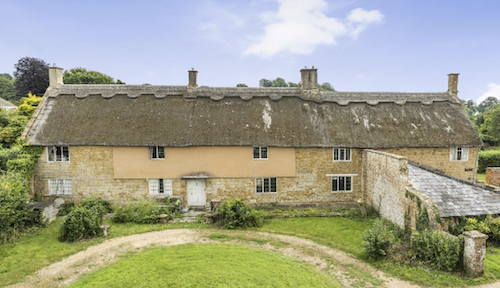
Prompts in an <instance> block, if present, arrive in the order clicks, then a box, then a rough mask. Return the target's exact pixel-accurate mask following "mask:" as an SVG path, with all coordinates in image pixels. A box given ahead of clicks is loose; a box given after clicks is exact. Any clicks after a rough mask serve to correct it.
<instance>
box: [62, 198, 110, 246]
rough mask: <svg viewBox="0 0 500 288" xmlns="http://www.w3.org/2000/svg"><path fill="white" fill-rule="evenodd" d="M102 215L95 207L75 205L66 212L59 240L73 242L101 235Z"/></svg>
mask: <svg viewBox="0 0 500 288" xmlns="http://www.w3.org/2000/svg"><path fill="white" fill-rule="evenodd" d="M101 221H102V217H101V216H100V215H99V214H98V213H96V210H95V209H88V208H86V207H84V206H77V207H76V208H75V209H73V211H71V212H70V213H69V214H68V217H66V220H65V221H64V223H63V225H62V226H61V230H60V240H62V241H69V242H74V241H78V240H81V239H87V238H92V237H96V236H99V235H101V233H102V231H101V229H100V228H99V226H100V225H101Z"/></svg>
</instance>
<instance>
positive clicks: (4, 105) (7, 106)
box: [0, 98, 17, 109]
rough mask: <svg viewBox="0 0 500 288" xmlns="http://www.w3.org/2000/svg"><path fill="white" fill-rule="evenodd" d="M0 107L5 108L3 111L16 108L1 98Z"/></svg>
mask: <svg viewBox="0 0 500 288" xmlns="http://www.w3.org/2000/svg"><path fill="white" fill-rule="evenodd" d="M0 107H1V108H5V109H15V108H17V106H16V105H14V104H12V103H10V102H9V101H7V100H5V99H3V98H0Z"/></svg>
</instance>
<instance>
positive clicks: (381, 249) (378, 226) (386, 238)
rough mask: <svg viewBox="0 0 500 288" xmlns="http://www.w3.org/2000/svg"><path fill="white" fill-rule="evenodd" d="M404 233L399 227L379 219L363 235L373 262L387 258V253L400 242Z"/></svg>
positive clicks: (366, 250)
mask: <svg viewBox="0 0 500 288" xmlns="http://www.w3.org/2000/svg"><path fill="white" fill-rule="evenodd" d="M402 233H403V231H402V229H401V228H399V227H398V226H396V225H394V224H393V223H391V222H389V221H388V220H384V219H377V220H375V222H374V223H373V224H372V226H371V227H370V229H368V231H366V233H365V234H364V235H363V237H362V238H363V241H364V244H363V247H364V250H365V253H366V255H368V257H369V258H370V259H372V260H377V259H380V258H383V257H385V256H387V251H388V250H389V248H391V247H392V246H393V245H394V244H395V243H396V242H397V241H399V239H400V237H401V235H402Z"/></svg>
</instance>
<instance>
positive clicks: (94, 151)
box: [23, 67, 482, 206]
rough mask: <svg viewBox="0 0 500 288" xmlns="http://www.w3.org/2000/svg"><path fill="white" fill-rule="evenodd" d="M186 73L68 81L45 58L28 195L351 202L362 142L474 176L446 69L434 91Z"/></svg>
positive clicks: (473, 135)
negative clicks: (234, 80) (132, 80)
mask: <svg viewBox="0 0 500 288" xmlns="http://www.w3.org/2000/svg"><path fill="white" fill-rule="evenodd" d="M196 76H197V71H194V70H192V71H189V85H186V86H153V85H118V84H117V85H68V84H64V83H63V78H62V69H60V68H56V67H53V68H50V87H49V88H48V89H47V92H46V93H45V95H44V96H43V99H42V101H41V103H40V105H39V107H38V109H37V111H36V112H35V113H34V115H33V118H32V119H31V121H30V122H29V124H28V126H27V128H26V130H25V131H24V134H23V136H24V137H26V138H27V139H28V142H30V143H32V144H33V145H38V146H44V147H45V149H44V152H43V154H42V155H41V157H40V159H39V161H38V163H37V165H36V168H35V173H34V178H33V187H34V193H36V194H37V195H39V196H41V197H42V198H44V199H46V200H50V199H53V198H55V197H63V198H65V199H66V201H67V202H78V201H80V200H82V199H84V198H85V197H87V196H93V197H99V198H103V199H106V200H109V201H112V202H119V203H121V202H127V201H137V200H139V199H144V198H148V197H166V196H168V195H174V196H180V197H183V198H184V201H185V203H187V205H189V206H204V205H207V203H209V202H210V201H223V200H227V199H230V198H235V197H242V198H245V199H246V200H247V201H249V202H250V203H255V204H276V205H291V206H295V205H311V206H313V205H330V206H335V205H341V206H352V205H357V204H356V203H357V201H358V199H363V198H365V196H366V194H367V193H368V191H367V186H366V185H365V184H366V183H365V175H366V173H365V172H366V171H365V170H366V169H369V168H368V167H367V166H366V165H367V164H366V163H367V161H365V160H366V159H365V158H364V157H366V156H365V155H366V153H365V152H364V151H365V150H367V149H375V150H377V151H381V152H383V153H392V154H397V155H399V156H401V157H405V159H408V160H409V161H411V162H414V163H417V164H419V165H422V166H425V167H429V168H431V169H434V170H436V171H439V172H441V173H444V174H447V175H450V176H453V177H455V178H457V179H461V180H463V181H467V182H474V181H475V175H476V170H477V157H478V152H479V148H480V147H481V145H482V142H481V139H480V138H479V135H478V134H477V132H476V131H475V130H474V127H473V125H472V123H471V122H470V120H469V118H468V116H467V115H466V113H465V112H464V111H463V109H462V105H461V102H460V100H459V99H458V97H457V91H458V90H457V81H458V74H449V76H448V77H449V78H448V82H449V83H448V91H445V92H436V93H399V92H398V93H393V92H390V93H389V92H332V91H319V89H318V85H317V70H316V69H302V70H301V77H302V87H297V88H246V87H238V88H219V87H206V86H198V83H197V80H196ZM377 165H379V164H377ZM374 167H375V168H370V169H377V168H376V167H378V166H374ZM375 172H377V173H379V172H383V171H375ZM382 174H383V173H382ZM389 177H390V175H389ZM374 179H375V178H374ZM374 181H377V180H376V179H375V180H374Z"/></svg>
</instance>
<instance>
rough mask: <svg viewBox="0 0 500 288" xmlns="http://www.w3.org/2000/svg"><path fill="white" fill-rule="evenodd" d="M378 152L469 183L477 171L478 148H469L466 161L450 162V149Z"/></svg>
mask: <svg viewBox="0 0 500 288" xmlns="http://www.w3.org/2000/svg"><path fill="white" fill-rule="evenodd" d="M380 150H381V151H384V152H387V153H391V154H396V155H400V156H403V157H405V158H407V159H408V160H409V161H411V162H415V163H417V164H420V165H423V166H426V167H429V168H431V169H434V170H436V171H439V172H442V173H444V174H447V175H450V176H452V177H455V178H458V179H461V180H465V181H469V182H473V181H474V177H475V175H476V171H477V165H476V163H477V154H478V151H479V148H478V147H469V160H467V161H451V160H450V148H397V149H380Z"/></svg>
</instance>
